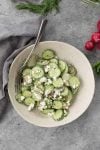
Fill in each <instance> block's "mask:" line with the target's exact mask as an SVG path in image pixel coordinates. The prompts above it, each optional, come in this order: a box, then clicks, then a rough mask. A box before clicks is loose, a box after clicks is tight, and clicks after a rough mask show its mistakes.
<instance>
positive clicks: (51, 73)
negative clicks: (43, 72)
mask: <svg viewBox="0 0 100 150" xmlns="http://www.w3.org/2000/svg"><path fill="white" fill-rule="evenodd" d="M48 74H49V77H50V78H53V79H54V78H57V77H59V76H60V74H61V71H60V69H59V68H55V69H53V68H52V69H51V70H50V71H49V72H48Z"/></svg>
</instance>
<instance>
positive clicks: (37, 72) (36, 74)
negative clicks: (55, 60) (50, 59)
mask: <svg viewBox="0 0 100 150" xmlns="http://www.w3.org/2000/svg"><path fill="white" fill-rule="evenodd" d="M43 75H44V71H43V69H42V68H41V67H39V66H35V67H33V68H32V76H33V78H35V79H38V78H41V77H43Z"/></svg>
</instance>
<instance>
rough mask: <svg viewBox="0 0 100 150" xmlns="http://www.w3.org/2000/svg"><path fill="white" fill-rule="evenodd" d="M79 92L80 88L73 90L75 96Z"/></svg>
mask: <svg viewBox="0 0 100 150" xmlns="http://www.w3.org/2000/svg"><path fill="white" fill-rule="evenodd" d="M78 90H79V87H78V88H75V89H72V93H73V95H75V94H76V93H77V92H78Z"/></svg>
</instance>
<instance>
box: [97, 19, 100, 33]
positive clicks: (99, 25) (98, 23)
mask: <svg viewBox="0 0 100 150" xmlns="http://www.w3.org/2000/svg"><path fill="white" fill-rule="evenodd" d="M97 29H98V32H100V20H99V21H98V22H97Z"/></svg>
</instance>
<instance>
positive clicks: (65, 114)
mask: <svg viewBox="0 0 100 150" xmlns="http://www.w3.org/2000/svg"><path fill="white" fill-rule="evenodd" d="M68 113H69V112H68V110H66V109H64V117H67V116H68Z"/></svg>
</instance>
